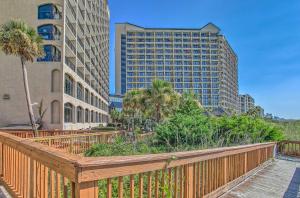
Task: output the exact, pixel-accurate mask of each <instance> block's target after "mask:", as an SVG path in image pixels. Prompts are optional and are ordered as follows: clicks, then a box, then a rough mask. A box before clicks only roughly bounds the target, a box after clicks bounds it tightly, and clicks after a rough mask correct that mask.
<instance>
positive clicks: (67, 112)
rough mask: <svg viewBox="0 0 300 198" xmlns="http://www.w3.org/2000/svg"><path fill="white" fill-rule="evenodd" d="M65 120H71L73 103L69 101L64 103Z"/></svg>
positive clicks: (67, 121)
mask: <svg viewBox="0 0 300 198" xmlns="http://www.w3.org/2000/svg"><path fill="white" fill-rule="evenodd" d="M65 122H66V123H72V122H73V105H72V104H71V103H66V104H65Z"/></svg>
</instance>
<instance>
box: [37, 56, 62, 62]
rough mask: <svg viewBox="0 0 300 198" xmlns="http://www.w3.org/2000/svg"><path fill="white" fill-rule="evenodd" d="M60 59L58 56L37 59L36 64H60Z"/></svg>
mask: <svg viewBox="0 0 300 198" xmlns="http://www.w3.org/2000/svg"><path fill="white" fill-rule="evenodd" d="M60 61H61V57H60V56H59V55H57V56H55V55H53V56H45V57H43V58H38V59H37V62H60Z"/></svg>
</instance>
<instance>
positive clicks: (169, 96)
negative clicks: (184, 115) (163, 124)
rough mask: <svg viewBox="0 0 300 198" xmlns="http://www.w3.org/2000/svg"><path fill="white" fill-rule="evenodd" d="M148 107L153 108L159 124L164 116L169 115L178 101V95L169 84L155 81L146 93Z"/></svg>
mask: <svg viewBox="0 0 300 198" xmlns="http://www.w3.org/2000/svg"><path fill="white" fill-rule="evenodd" d="M145 95H146V100H147V101H146V103H147V104H148V107H153V114H154V118H155V120H156V122H157V123H159V122H160V121H161V120H162V118H163V116H164V115H166V114H168V113H169V112H170V110H171V109H173V107H175V106H176V105H175V103H176V102H177V101H178V100H177V99H178V94H176V93H175V92H174V90H173V88H172V85H171V84H170V83H169V82H166V81H163V80H154V81H153V82H152V87H151V88H150V89H147V90H146V91H145Z"/></svg>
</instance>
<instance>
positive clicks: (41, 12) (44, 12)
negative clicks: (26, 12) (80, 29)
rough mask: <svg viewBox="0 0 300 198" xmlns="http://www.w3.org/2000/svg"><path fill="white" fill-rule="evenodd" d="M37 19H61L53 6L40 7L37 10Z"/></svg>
mask: <svg viewBox="0 0 300 198" xmlns="http://www.w3.org/2000/svg"><path fill="white" fill-rule="evenodd" d="M38 19H61V13H60V11H59V10H58V9H57V7H56V6H55V5H53V4H45V5H41V6H39V8H38Z"/></svg>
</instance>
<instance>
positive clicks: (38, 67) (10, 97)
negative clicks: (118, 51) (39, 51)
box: [0, 0, 110, 129]
mask: <svg viewBox="0 0 300 198" xmlns="http://www.w3.org/2000/svg"><path fill="white" fill-rule="evenodd" d="M109 18H110V16H109V8H108V2H107V0H43V1H41V0H1V6H0V24H3V23H5V22H7V21H9V20H11V19H22V20H23V21H25V22H26V23H27V24H28V25H29V26H32V27H34V28H36V30H37V31H38V33H39V34H40V35H41V37H42V38H43V39H44V42H43V48H44V51H45V56H44V57H41V58H38V59H37V60H35V61H34V62H33V63H27V67H28V78H29V88H30V91H31V98H32V101H33V102H34V103H39V102H40V101H41V100H43V106H44V109H47V111H46V114H45V117H44V122H45V123H46V126H47V127H48V128H49V129H83V128H89V127H94V126H98V125H99V124H106V123H107V121H108V99H109V96H108V94H109V90H108V89H109V88H108V87H109V79H108V78H109V75H108V70H109ZM34 110H35V115H36V117H37V118H38V113H37V105H34ZM0 112H1V113H0V126H8V125H16V124H18V125H19V124H21V125H24V124H28V123H29V118H28V113H27V107H26V101H25V94H24V88H23V79H22V70H21V64H20V60H19V59H18V58H17V57H12V56H6V55H4V54H3V53H1V54H0Z"/></svg>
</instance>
